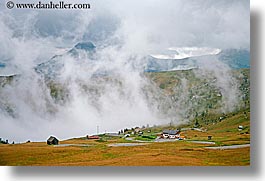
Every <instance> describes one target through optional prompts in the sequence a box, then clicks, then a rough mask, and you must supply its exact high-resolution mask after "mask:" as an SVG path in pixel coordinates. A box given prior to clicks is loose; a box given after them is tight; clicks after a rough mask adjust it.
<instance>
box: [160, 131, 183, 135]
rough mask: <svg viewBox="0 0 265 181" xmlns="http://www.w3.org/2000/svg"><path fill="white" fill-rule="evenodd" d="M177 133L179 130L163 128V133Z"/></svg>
mask: <svg viewBox="0 0 265 181" xmlns="http://www.w3.org/2000/svg"><path fill="white" fill-rule="evenodd" d="M177 133H179V130H164V131H163V134H170V135H175V134H177Z"/></svg>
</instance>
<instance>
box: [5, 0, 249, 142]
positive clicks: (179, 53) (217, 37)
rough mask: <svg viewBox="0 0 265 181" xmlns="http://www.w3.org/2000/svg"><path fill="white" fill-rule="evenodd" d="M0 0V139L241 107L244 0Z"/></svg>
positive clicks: (182, 118) (76, 132)
mask: <svg viewBox="0 0 265 181" xmlns="http://www.w3.org/2000/svg"><path fill="white" fill-rule="evenodd" d="M33 1H34V2H35V1H36V2H38V1H37V0H33ZM80 1H83V0H80ZM69 2H76V1H74V0H69ZM3 3H4V2H1V6H0V10H1V11H0V42H1V43H0V123H1V127H0V133H1V135H0V136H2V137H6V138H9V139H10V140H16V141H25V140H28V139H31V140H33V141H34V140H46V138H47V136H48V135H57V137H58V138H59V139H64V138H69V137H74V136H80V135H87V134H94V133H95V132H96V129H97V126H99V128H100V132H104V131H110V132H112V131H117V130H119V129H121V128H123V127H133V126H141V125H146V124H150V125H154V124H168V123H169V122H173V123H174V124H179V123H181V122H187V121H191V120H193V119H194V117H195V116H196V114H202V113H203V112H204V111H206V110H207V111H208V112H218V113H227V112H232V111H236V110H238V109H241V108H242V107H244V104H245V103H244V100H243V99H245V98H246V97H247V95H248V93H247V90H248V78H247V77H248V74H247V71H246V70H245V71H246V72H245V71H244V70H241V68H248V67H249V45H250V43H249V2H248V1H229V2H227V1H225V0H221V1H211V0H206V1H205V0H196V1H195V0H187V1H178V0H177V1H170V0H166V1H164V0H163V1H162V0H161V1H160V0H159V1H155V2H149V1H146V2H142V1H133V2H132V1H122V2H116V1H112V0H110V1H106V2H101V1H97V0H95V1H94V0H92V1H91V2H90V3H91V7H92V8H91V9H90V10H89V11H71V10H69V11H68V10H65V11H64V10H61V11H56V10H49V11H34V10H27V11H24V10H21V11H18V10H9V9H6V8H5V5H4V4H3ZM191 12H192V13H191ZM168 48H174V49H170V50H168ZM219 50H221V52H219ZM154 55H163V56H154ZM235 69H238V70H235ZM244 81H245V83H244V84H243V85H242V82H244ZM242 90H244V91H245V92H244V93H242ZM200 105H202V106H200ZM10 130H12V131H10Z"/></svg>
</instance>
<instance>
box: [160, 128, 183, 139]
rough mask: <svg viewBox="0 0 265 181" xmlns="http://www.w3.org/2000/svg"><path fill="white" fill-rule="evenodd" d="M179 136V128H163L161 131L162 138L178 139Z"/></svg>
mask: <svg viewBox="0 0 265 181" xmlns="http://www.w3.org/2000/svg"><path fill="white" fill-rule="evenodd" d="M179 137H180V131H179V130H164V131H163V133H162V138H168V139H178V138H179Z"/></svg>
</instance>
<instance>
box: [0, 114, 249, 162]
mask: <svg viewBox="0 0 265 181" xmlns="http://www.w3.org/2000/svg"><path fill="white" fill-rule="evenodd" d="M238 125H243V126H244V129H243V130H242V131H239V130H238ZM182 126H183V127H184V126H188V125H182ZM202 126H203V127H202V128H203V129H206V130H207V131H206V132H201V131H196V130H187V131H182V132H181V134H182V135H184V136H186V138H187V139H186V140H179V141H175V142H163V143H158V142H149V144H147V145H141V146H130V147H110V146H108V145H109V144H113V143H123V142H134V141H127V140H124V139H123V138H119V137H115V138H114V137H113V138H109V139H106V140H105V141H103V142H100V141H96V140H87V139H85V138H75V139H69V140H65V141H61V142H60V144H85V145H88V146H82V147H80V146H67V147H54V146H50V145H47V144H46V143H45V142H36V143H34V142H33V143H24V144H14V145H13V144H9V145H4V144H1V145H0V165H14V166H20V165H30V166H32V165H39V166H44V165H45V166H48V165H56V166H88V165H91V166H96V165H97V166H104V165H111V166H159V165H160V166H220V165H227V166H228V165H230V166H233V165H234V166H235V165H242V166H248V165H250V147H246V148H236V149H223V150H210V149H207V148H205V147H206V146H224V145H240V144H249V143H250V121H249V112H248V113H247V114H245V113H244V112H240V113H237V114H235V115H232V114H231V115H230V116H227V118H225V119H224V120H222V121H221V122H217V123H215V124H208V125H202ZM148 129H152V128H148ZM160 129H161V130H162V129H163V127H156V128H155V130H156V131H159V130H160ZM208 135H211V136H212V140H210V141H211V142H215V143H216V144H215V145H208V144H201V143H193V142H190V141H195V140H197V141H198V140H199V141H208Z"/></svg>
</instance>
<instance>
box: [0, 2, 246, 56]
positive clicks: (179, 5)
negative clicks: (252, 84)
mask: <svg viewBox="0 0 265 181" xmlns="http://www.w3.org/2000/svg"><path fill="white" fill-rule="evenodd" d="M34 1H35V0H31V1H30V2H34ZM37 2H38V1H37ZM65 2H80V3H82V2H86V3H87V2H88V3H90V4H91V9H90V10H83V11H74V10H65V11H63V10H37V11H36V10H35V11H33V10H32V11H30V10H9V9H6V8H5V7H4V5H3V4H1V18H0V21H1V24H0V26H1V31H4V29H8V30H10V31H11V32H12V35H11V36H18V35H23V36H25V37H27V36H28V37H32V35H38V36H39V35H41V36H46V37H47V36H48V37H49V36H54V37H57V38H58V37H61V38H62V37H63V39H69V38H70V40H73V41H81V40H92V41H102V40H104V41H105V40H106V39H110V38H113V37H115V38H116V39H119V40H121V41H123V42H125V43H126V45H127V46H128V47H129V48H131V49H133V50H134V49H135V50H136V51H140V50H141V49H142V50H144V51H146V50H149V49H154V48H165V47H172V46H174V47H175V46H180V47H183V46H206V47H214V48H222V49H225V48H247V49H249V44H250V43H249V42H250V35H249V34H250V10H249V0H240V1H239V0H218V1H216V0H175V1H172V0H145V1H142V0H123V1H114V0H105V1H98V0H95V1H93V0H90V1H88V0H77V1H76V0H75V1H73V0H66V1H65ZM3 26H5V27H3ZM1 33H2V32H1ZM1 42H3V41H1Z"/></svg>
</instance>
